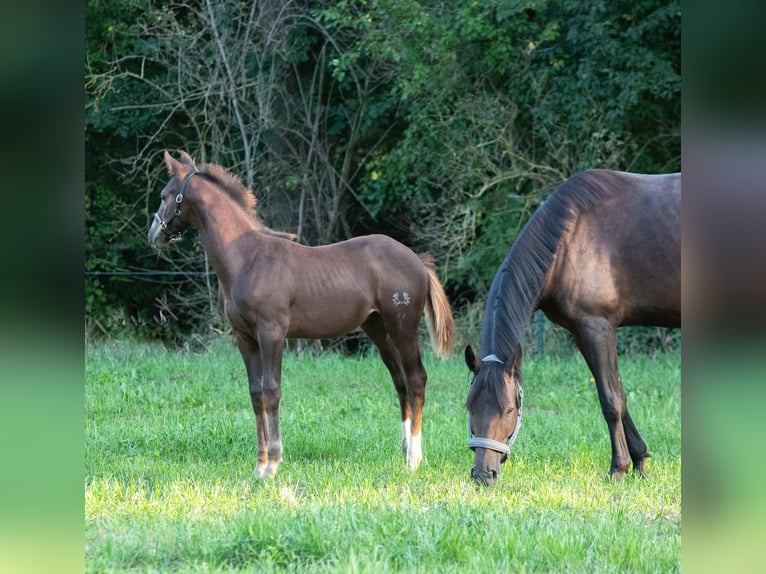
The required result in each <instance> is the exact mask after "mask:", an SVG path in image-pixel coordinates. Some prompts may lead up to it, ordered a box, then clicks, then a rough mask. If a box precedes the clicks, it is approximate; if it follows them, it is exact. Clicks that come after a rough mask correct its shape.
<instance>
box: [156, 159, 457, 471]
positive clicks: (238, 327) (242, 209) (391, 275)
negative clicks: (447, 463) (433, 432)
mask: <svg viewBox="0 0 766 574" xmlns="http://www.w3.org/2000/svg"><path fill="white" fill-rule="evenodd" d="M164 157H165V163H166V165H167V168H168V171H169V173H170V175H171V177H170V180H169V181H168V183H167V185H166V186H165V188H164V189H163V190H162V193H161V195H160V199H161V203H160V207H159V209H158V210H157V212H156V213H155V215H154V220H153V222H152V224H151V227H150V229H149V243H150V244H151V245H152V246H153V247H156V248H158V249H162V248H164V247H167V246H168V245H169V244H170V243H171V242H172V241H174V240H176V239H177V238H178V237H179V234H180V233H181V231H182V230H183V228H184V227H186V226H190V227H193V228H195V229H197V230H198V231H199V237H200V241H201V242H202V245H203V246H204V248H205V251H206V252H207V255H208V258H209V260H210V264H211V265H212V267H213V269H214V270H215V272H216V274H217V275H218V281H219V285H220V298H221V299H222V301H223V308H224V314H225V315H226V317H227V319H228V321H229V324H230V325H231V327H232V331H233V332H234V334H235V337H236V342H237V346H238V348H239V351H240V353H241V355H242V358H243V359H244V361H245V366H246V368H247V377H248V381H249V389H250V398H251V401H252V405H253V411H254V412H255V418H256V431H257V437H258V453H257V457H258V462H257V466H256V468H255V471H254V474H255V475H257V476H259V477H261V478H267V477H269V476H272V475H273V474H274V473H275V472H276V471H277V468H278V467H279V464H280V462H281V461H282V438H281V431H280V425H279V405H280V400H281V397H282V391H281V370H282V350H283V346H284V340H285V338H307V339H320V338H326V337H334V336H338V335H343V334H345V333H348V332H349V331H351V330H353V329H355V328H357V327H359V326H361V328H362V330H363V331H364V332H365V333H366V334H367V335H368V336H369V337H370V339H372V341H373V343H375V345H376V346H377V348H378V350H379V351H380V355H381V357H382V359H383V362H384V363H385V365H386V367H387V368H388V371H389V373H390V374H391V378H392V379H393V382H394V386H395V387H396V391H397V393H398V395H399V405H400V410H401V424H402V450H403V451H404V455H405V460H406V464H407V466H408V467H409V468H410V469H411V470H415V469H416V468H417V467H418V465H419V464H420V461H421V459H422V446H421V421H422V412H423V404H424V402H425V385H426V371H425V369H424V368H423V363H422V362H421V358H420V349H419V347H418V329H419V326H420V318H421V315H422V314H423V311H424V309H425V312H426V319H427V323H428V327H429V332H430V334H431V339H432V342H433V345H434V349H435V351H436V352H437V354H439V355H441V356H446V355H448V354H449V353H450V351H451V348H452V336H453V333H454V321H453V319H452V312H451V310H450V306H449V302H448V301H447V297H446V296H445V294H444V290H443V289H442V286H441V284H440V283H439V280H438V278H437V276H436V273H435V271H434V265H433V262H432V260H431V259H430V258H429V257H427V256H421V257H418V256H417V255H415V253H413V252H412V251H411V250H410V249H408V248H407V247H405V246H404V245H402V244H401V243H398V242H397V241H394V240H393V239H391V238H390V237H386V236H384V235H369V236H363V237H357V238H354V239H350V240H348V241H343V242H340V243H334V244H332V245H326V246H321V247H307V246H304V245H300V244H298V243H294V242H292V241H288V240H286V239H285V238H283V237H279V236H278V235H279V234H280V232H274V231H271V230H268V229H267V228H265V227H264V226H263V224H262V223H260V221H258V219H257V216H256V211H255V197H254V196H253V194H252V193H251V192H250V191H249V190H248V189H246V188H245V187H244V186H243V185H242V183H241V181H240V180H239V179H238V178H237V177H236V176H234V175H232V174H231V173H228V172H227V171H225V170H224V169H223V168H221V167H220V166H217V165H209V164H208V165H203V166H202V167H201V168H197V166H196V165H195V164H194V161H193V160H192V158H191V157H190V156H189V155H188V154H187V153H185V152H181V161H177V160H175V159H174V158H172V157H171V156H170V154H168V153H167V152H165V155H164Z"/></svg>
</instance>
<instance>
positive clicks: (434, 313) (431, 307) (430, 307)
mask: <svg viewBox="0 0 766 574" xmlns="http://www.w3.org/2000/svg"><path fill="white" fill-rule="evenodd" d="M419 257H420V260H421V261H422V262H423V265H424V266H425V268H426V272H427V273H428V298H427V299H426V324H427V325H428V333H429V335H431V343H432V344H433V346H434V351H436V354H437V355H438V356H440V357H442V358H445V359H446V358H447V357H449V356H450V355H451V354H452V339H453V336H454V335H455V320H454V319H453V318H452V309H451V308H450V305H449V301H448V300H447V295H446V294H445V293H444V289H443V288H442V284H441V283H439V277H438V276H437V275H436V265H435V263H434V258H433V256H432V255H431V254H429V253H425V254H421V255H419Z"/></svg>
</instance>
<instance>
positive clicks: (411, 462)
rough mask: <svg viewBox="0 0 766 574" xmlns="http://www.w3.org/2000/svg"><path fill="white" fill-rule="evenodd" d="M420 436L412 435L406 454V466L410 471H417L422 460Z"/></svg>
mask: <svg viewBox="0 0 766 574" xmlns="http://www.w3.org/2000/svg"><path fill="white" fill-rule="evenodd" d="M421 438H422V437H421V435H419V434H416V435H412V442H411V443H410V448H409V450H408V452H407V466H408V467H409V469H410V470H411V471H413V472H414V471H415V470H417V468H418V466H420V461H421V460H423V449H422V446H421Z"/></svg>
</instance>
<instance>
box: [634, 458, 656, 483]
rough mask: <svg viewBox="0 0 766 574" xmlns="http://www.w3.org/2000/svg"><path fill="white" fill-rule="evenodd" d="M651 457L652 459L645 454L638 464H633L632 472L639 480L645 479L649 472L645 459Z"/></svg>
mask: <svg viewBox="0 0 766 574" xmlns="http://www.w3.org/2000/svg"><path fill="white" fill-rule="evenodd" d="M651 457H652V455H651V454H647V455H646V456H645V457H644V458H642V459H641V460H639V461H638V462H634V463H633V472H634V473H635V474H637V475H639V476H640V477H641V478H646V475H647V473H648V472H649V471H648V470H647V468H646V459H647V458H651Z"/></svg>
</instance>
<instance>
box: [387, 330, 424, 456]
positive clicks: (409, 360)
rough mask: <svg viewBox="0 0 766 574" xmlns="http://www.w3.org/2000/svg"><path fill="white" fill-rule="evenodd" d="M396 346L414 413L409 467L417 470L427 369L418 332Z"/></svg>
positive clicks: (396, 343) (400, 338) (400, 339)
mask: <svg viewBox="0 0 766 574" xmlns="http://www.w3.org/2000/svg"><path fill="white" fill-rule="evenodd" d="M394 345H395V346H396V348H397V350H398V351H399V357H400V360H401V363H402V369H404V376H405V378H406V379H407V402H408V403H409V406H410V411H411V412H412V425H411V429H410V430H411V432H412V443H411V444H410V448H409V450H408V452H407V465H408V466H409V467H410V469H411V470H415V469H416V468H417V467H418V465H420V461H421V460H423V447H422V443H421V437H422V435H421V431H422V429H423V405H424V404H425V402H426V381H427V379H428V376H427V375H426V369H425V367H423V362H422V361H421V359H420V348H419V347H418V336H417V330H416V331H415V332H414V333H413V334H412V335H408V336H406V337H399V338H398V339H397V340H396V341H395V343H394Z"/></svg>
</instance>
